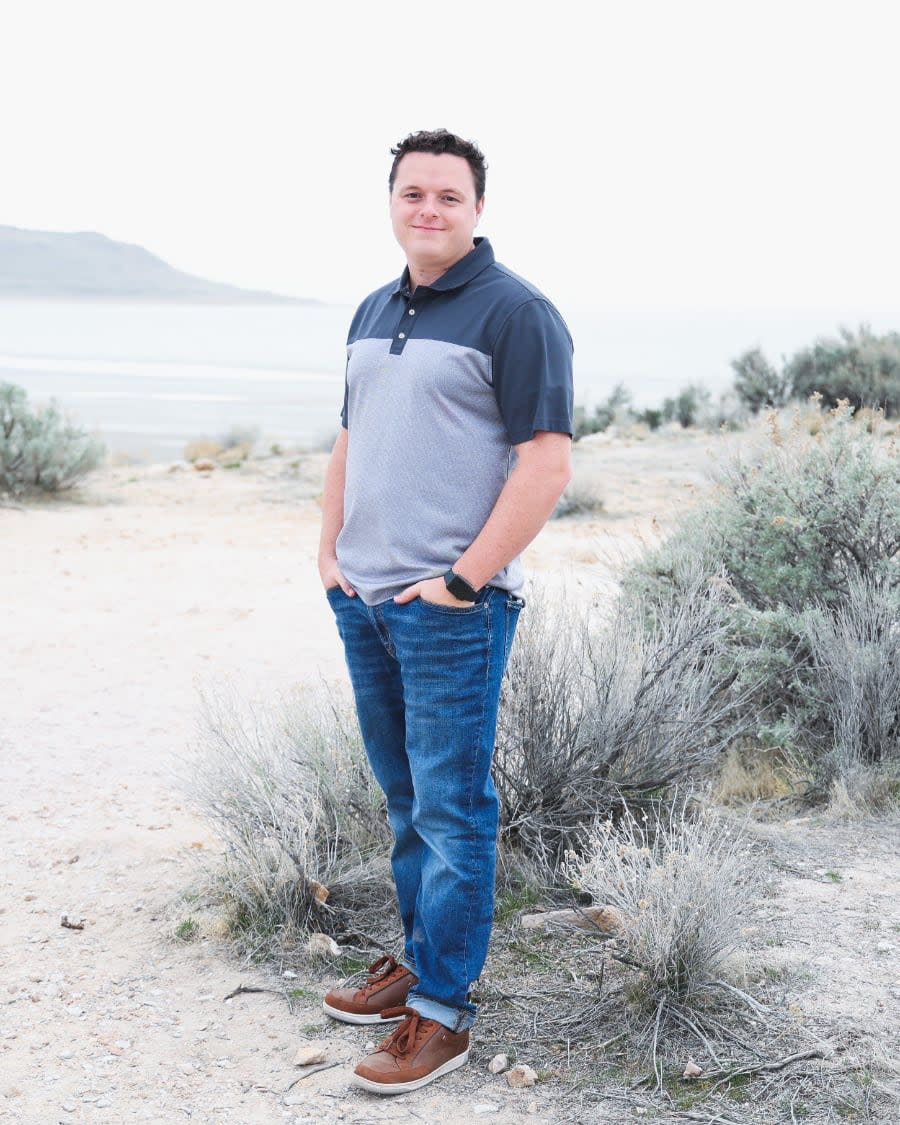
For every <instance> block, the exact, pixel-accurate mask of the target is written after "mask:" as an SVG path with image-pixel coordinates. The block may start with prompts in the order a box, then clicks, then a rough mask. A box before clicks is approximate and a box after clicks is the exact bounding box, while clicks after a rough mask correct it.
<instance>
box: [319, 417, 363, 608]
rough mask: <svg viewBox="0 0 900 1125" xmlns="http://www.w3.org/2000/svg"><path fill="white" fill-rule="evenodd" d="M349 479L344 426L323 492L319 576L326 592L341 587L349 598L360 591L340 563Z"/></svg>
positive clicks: (329, 463) (332, 454)
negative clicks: (339, 544)
mask: <svg viewBox="0 0 900 1125" xmlns="http://www.w3.org/2000/svg"><path fill="white" fill-rule="evenodd" d="M346 477H347V431H346V429H345V428H344V427H343V426H341V432H340V433H339V434H338V438H337V441H336V442H335V443H334V448H333V449H332V451H331V457H330V458H329V459H328V468H327V469H326V471H325V489H324V491H323V493H322V534H321V535H320V537H319V574H320V575H321V578H322V584H323V586H324V587H325V589H326V590H327V589H329V588H330V587H331V586H340V588H341V589H342V590H343V591H344V593H345V594H347V596H348V597H351V598H352V597H355V596H356V591H355V590H354V589H353V587H352V586H351V585H350V583H349V582H348V581H347V579H346V578H345V577H344V575H343V574H342V573H341V568H340V567H339V566H338V561H337V550H336V546H337V537H338V535H339V534H340V531H341V528H342V527H343V526H344V481H345V480H346Z"/></svg>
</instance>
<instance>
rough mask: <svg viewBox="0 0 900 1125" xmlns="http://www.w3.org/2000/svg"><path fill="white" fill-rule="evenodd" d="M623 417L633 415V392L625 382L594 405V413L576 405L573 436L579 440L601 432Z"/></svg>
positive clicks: (617, 385)
mask: <svg viewBox="0 0 900 1125" xmlns="http://www.w3.org/2000/svg"><path fill="white" fill-rule="evenodd" d="M623 417H624V418H630V417H631V393H630V392H629V391H628V390H627V389H626V387H625V384H624V383H617V384H616V385H615V386H614V387H613V389H612V391H611V392H610V394H609V395H608V397H607V398H606V400H605V401H604V402H601V403H599V404H598V405H597V406H595V407H594V411H593V413H592V414H588V412H587V410H586V408H585V407H584V406H576V407H575V414H574V423H573V433H572V438H573V440H574V441H578V439H579V438H582V437H585V435H587V434H596V433H601V432H602V431H604V430H608V429H609V427H610V426H611V425H612V424H613V422H617V421H619V420H621V419H622V418H623Z"/></svg>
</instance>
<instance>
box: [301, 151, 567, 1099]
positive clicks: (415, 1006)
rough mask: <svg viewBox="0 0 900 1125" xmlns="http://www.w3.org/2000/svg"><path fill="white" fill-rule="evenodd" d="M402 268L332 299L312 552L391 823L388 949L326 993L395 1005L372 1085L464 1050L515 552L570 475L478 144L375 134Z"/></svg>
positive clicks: (330, 1005) (356, 1019)
mask: <svg viewBox="0 0 900 1125" xmlns="http://www.w3.org/2000/svg"><path fill="white" fill-rule="evenodd" d="M391 151H392V153H393V155H394V162H393V166H392V168H391V172H390V177H389V189H390V213H391V221H392V224H393V228H394V234H395V236H396V238H397V241H398V242H399V243H400V245H401V247H402V248H403V250H404V252H405V255H406V263H407V264H406V269H405V270H404V272H403V275H402V277H401V278H400V279H399V280H398V281H393V282H391V283H390V284H388V285H386V286H384V287H383V288H382V289H379V290H377V291H376V292H375V293H373V294H371V296H369V297H368V298H367V299H366V300H365V301H363V303H362V305H360V307H359V309H358V310H357V313H356V316H355V317H354V319H353V322H352V325H351V328H350V334H349V339H348V348H347V355H348V359H347V379H346V388H345V396H344V408H343V413H342V423H343V425H342V429H341V433H340V436H339V437H338V439H337V442H336V443H335V446H334V450H333V452H332V455H331V459H330V461H329V466H328V471H327V475H326V481H325V490H324V498H323V520H322V537H321V544H320V551H319V571H320V574H321V577H322V581H323V583H324V585H325V588H326V590H327V596H328V599H329V602H330V604H331V607H332V609H333V611H334V614H335V617H336V620H337V627H338V630H339V632H340V635H341V638H342V640H343V643H344V649H345V654H346V659H347V666H348V669H349V672H350V678H351V682H352V684H353V690H354V695H355V698H356V707H357V712H358V715H359V722H360V728H361V731H362V736H363V740H364V742H365V746H366V751H367V754H368V757H369V761H370V764H371V766H372V769H373V771H374V773H375V776H376V778H377V780H378V782H379V784H380V785H381V787H382V788H383V790H384V792H385V795H386V798H387V806H388V817H389V820H390V823H391V827H392V829H393V832H394V837H395V842H394V848H393V852H392V865H393V872H394V879H395V883H396V887H397V896H398V899H399V905H400V915H401V918H402V922H403V931H404V939H405V941H404V950H403V955H402V957H401V958H400V960H399V961H397V960H395V959H394V958H393V957H384V958H381V959H380V960H379V961H376V962H375V964H374V965H372V966H371V967H370V970H369V977H368V980H367V982H366V984H365V985H364V986H363V987H361V988H357V989H354V988H338V989H334V990H332V991H331V992H329V993H328V995H327V996H326V997H325V1003H324V1008H325V1011H326V1012H327V1013H328V1014H329V1015H331V1016H333V1017H334V1018H336V1019H339V1020H345V1021H347V1022H350V1023H359V1024H365V1023H382V1022H387V1021H389V1020H393V1019H401V1021H402V1022H401V1023H400V1024H399V1026H398V1027H397V1028H396V1030H395V1031H394V1032H393V1033H392V1034H391V1035H390V1036H389V1037H388V1038H387V1039H386V1040H385V1041H384V1042H383V1043H382V1044H381V1045H380V1046H379V1047H378V1049H377V1050H376V1051H375V1052H374V1054H372V1055H370V1056H368V1057H367V1058H366V1059H365V1060H363V1062H361V1063H360V1064H359V1066H357V1068H356V1070H355V1072H354V1081H355V1082H356V1084H357V1085H359V1086H362V1087H363V1088H364V1089H366V1090H371V1091H374V1092H376V1093H384V1094H393V1093H403V1092H405V1091H408V1090H414V1089H417V1088H418V1087H420V1086H423V1085H425V1084H426V1083H427V1082H431V1081H433V1080H434V1079H435V1078H438V1077H440V1076H441V1075H442V1074H446V1073H448V1072H449V1071H451V1070H454V1069H455V1068H456V1067H458V1066H461V1065H462V1064H463V1063H465V1062H466V1060H467V1058H468V1046H469V1031H468V1029H469V1027H470V1026H471V1024H472V1023H473V1021H474V1019H475V1006H474V1004H472V1002H471V1000H470V998H469V989H470V986H471V984H472V982H474V981H475V980H476V979H477V978H478V976H479V974H480V972H481V969H482V966H483V964H484V960H485V957H486V955H487V947H488V939H489V937H490V931H491V922H492V915H493V890H494V871H495V859H496V836H497V819H498V801H497V795H496V791H495V789H494V786H493V783H492V781H491V773H490V770H491V754H492V751H493V742H494V736H495V729H496V720H497V706H498V700H499V695H500V684H501V679H502V677H503V671H504V668H505V665H506V660H507V657H508V655H509V649H510V645H511V643H512V639H513V633H514V631H515V626H516V621H517V618H518V614H519V611H520V609H521V607H522V606H523V605H524V602H523V601H522V599H521V597H520V594H521V589H522V571H521V566H520V564H519V561H518V556H519V554H520V553H521V551H522V550H523V549H524V548H525V547H526V546H527V545H528V544H529V543H530V542H531V540H532V539H533V538H534V536H535V535H536V534H537V533H538V531H540V529H541V527H543V525H544V523H545V522H546V521H547V519H548V517H549V515H550V513H551V511H552V510H553V507H554V505H555V503H556V501H557V500H558V499H559V496H560V494H561V493H562V491H563V489H564V488H565V485H566V483H567V482H568V480H569V478H570V446H571V433H572V397H573V394H572V342H571V338H570V336H569V333H568V330H567V328H566V326H565V324H564V322H563V320H562V318H561V317H560V315H559V313H558V312H557V311H556V309H555V308H554V307H553V306H552V305H551V304H550V303H549V301H547V299H546V298H545V297H544V296H543V295H542V294H541V293H539V292H538V290H536V289H535V288H534V287H533V286H531V285H529V284H528V283H527V282H525V281H523V280H522V279H521V278H519V277H516V275H515V274H513V273H511V272H510V271H509V270H507V269H506V268H505V267H503V266H501V265H499V264H498V263H497V262H495V260H494V255H493V251H492V250H491V247H490V244H489V243H488V241H487V239H483V238H479V239H476V238H475V237H474V231H475V227H476V225H477V223H478V220H479V218H480V217H481V213H482V211H483V209H484V185H485V169H486V166H485V162H484V157H483V155H482V154H481V152H480V151H479V150H478V148H477V147H476V146H475V145H474V144H472V143H470V142H468V141H464V140H462V139H461V138H459V137H457V136H455V135H453V134H452V133H448V132H446V131H445V130H438V131H436V132H420V133H413V134H411V135H410V136H408V137H407V138H406V139H405V140H404V141H402V142H401V143H400V145H399V146H398V147H397V148H394V149H392V150H391Z"/></svg>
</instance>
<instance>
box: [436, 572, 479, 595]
mask: <svg viewBox="0 0 900 1125" xmlns="http://www.w3.org/2000/svg"><path fill="white" fill-rule="evenodd" d="M444 583H445V585H446V586H447V589H448V590H449V591H450V593H451V594H452V595H453V596H454V598H459V600H460V601H461V602H474V601H475V599H476V598H477V597H478V591H477V590H473V589H472V587H471V586H470V585H469V583H468V582H467V581H466V580H465V578H461V577H460V576H459V575H458V574H454V573H453V571H452V570H450V571H448V572H447V573H446V574H445V575H444Z"/></svg>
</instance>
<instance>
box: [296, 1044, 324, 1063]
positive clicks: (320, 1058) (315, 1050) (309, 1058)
mask: <svg viewBox="0 0 900 1125" xmlns="http://www.w3.org/2000/svg"><path fill="white" fill-rule="evenodd" d="M324 1061H325V1050H324V1048H322V1047H315V1046H310V1045H302V1046H300V1047H298V1048H297V1053H296V1055H294V1066H313V1065H314V1064H315V1063H323V1062H324Z"/></svg>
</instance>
